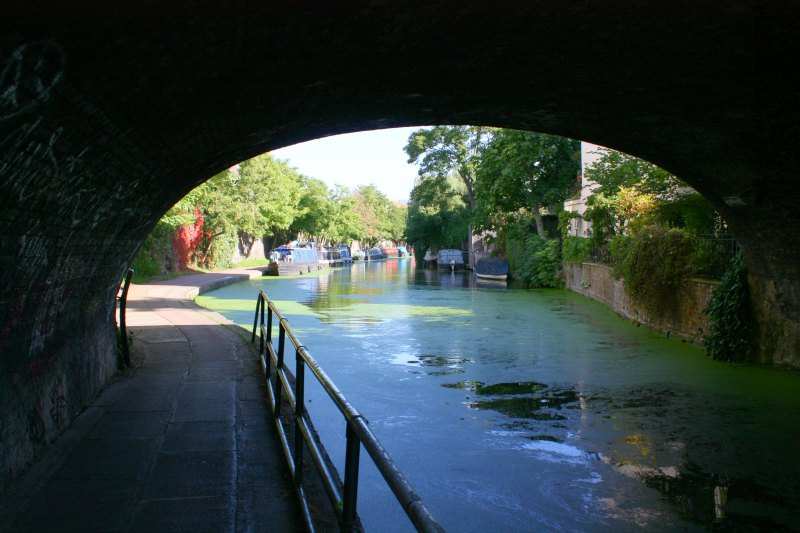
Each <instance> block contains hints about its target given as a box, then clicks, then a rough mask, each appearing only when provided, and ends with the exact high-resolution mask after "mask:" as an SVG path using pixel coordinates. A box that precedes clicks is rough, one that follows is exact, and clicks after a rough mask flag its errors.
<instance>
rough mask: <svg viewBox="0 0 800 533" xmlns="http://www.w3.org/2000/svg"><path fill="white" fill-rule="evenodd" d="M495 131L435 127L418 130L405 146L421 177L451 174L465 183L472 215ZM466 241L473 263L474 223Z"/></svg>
mask: <svg viewBox="0 0 800 533" xmlns="http://www.w3.org/2000/svg"><path fill="white" fill-rule="evenodd" d="M493 131H494V130H493V129H492V128H486V127H482V126H435V127H433V128H429V129H420V130H416V131H414V132H413V133H411V135H410V136H409V137H408V143H407V144H406V146H405V152H406V154H407V155H408V162H409V163H417V164H418V165H419V175H420V176H421V177H427V178H435V179H438V180H445V179H447V177H448V176H451V175H455V176H458V178H459V179H460V180H461V181H462V182H463V183H464V187H465V202H466V205H467V207H468V208H469V211H470V213H473V212H474V211H475V208H476V206H477V202H476V195H475V180H476V176H477V171H478V167H479V166H480V164H481V157H482V154H483V151H484V149H485V148H486V146H487V144H488V142H489V141H490V139H491V137H492V132H493ZM467 242H468V247H469V258H470V263H472V261H473V254H472V224H471V223H470V224H468V226H467Z"/></svg>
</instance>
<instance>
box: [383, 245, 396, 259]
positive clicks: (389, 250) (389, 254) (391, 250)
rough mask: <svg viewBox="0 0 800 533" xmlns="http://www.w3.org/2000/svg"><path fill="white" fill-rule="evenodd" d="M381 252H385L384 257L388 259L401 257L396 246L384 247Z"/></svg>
mask: <svg viewBox="0 0 800 533" xmlns="http://www.w3.org/2000/svg"><path fill="white" fill-rule="evenodd" d="M381 251H382V252H383V255H385V256H386V258H387V259H391V258H395V257H400V254H399V253H398V249H397V247H396V246H382V247H381Z"/></svg>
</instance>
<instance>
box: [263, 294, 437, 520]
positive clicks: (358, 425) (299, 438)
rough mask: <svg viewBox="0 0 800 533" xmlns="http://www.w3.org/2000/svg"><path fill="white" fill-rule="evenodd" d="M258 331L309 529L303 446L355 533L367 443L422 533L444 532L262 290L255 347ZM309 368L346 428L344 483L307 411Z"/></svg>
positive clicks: (274, 410)
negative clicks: (290, 351) (288, 354)
mask: <svg viewBox="0 0 800 533" xmlns="http://www.w3.org/2000/svg"><path fill="white" fill-rule="evenodd" d="M265 314H266V322H265ZM273 316H274V317H275V318H276V319H277V322H278V348H277V351H276V349H275V347H274V346H273V342H272V329H273V327H272V326H273V321H274V319H273ZM257 331H258V332H260V339H259V356H260V358H261V365H262V368H263V370H264V374H265V376H266V384H267V385H266V386H267V398H268V401H269V403H270V408H271V411H272V415H273V418H274V420H275V427H276V428H277V431H278V436H279V439H280V442H281V447H282V448H283V452H284V455H285V458H286V462H287V463H288V465H289V471H290V473H291V475H292V479H293V481H294V485H295V490H296V491H297V495H298V498H299V500H300V505H301V508H302V512H303V517H304V520H305V522H306V525H307V526H308V528H309V530H310V531H314V524H313V521H312V517H311V512H310V510H309V504H308V500H307V498H306V494H305V489H304V485H303V457H304V448H305V447H307V453H308V455H309V456H310V457H311V459H312V461H313V463H314V466H315V467H316V470H317V473H318V474H319V476H320V478H321V481H322V485H323V486H324V488H325V492H326V494H327V496H328V498H329V500H330V502H331V504H332V506H333V509H335V511H336V514H337V519H338V522H339V526H340V530H341V531H342V532H351V531H354V530H357V529H358V528H359V527H360V526H359V520H358V518H357V513H356V503H357V499H358V466H359V454H360V450H361V446H362V445H363V446H364V449H366V451H367V453H368V454H369V456H370V457H371V458H372V461H373V462H374V463H375V466H376V467H377V468H378V471H380V473H381V475H382V476H383V478H384V480H386V483H387V485H388V486H389V488H390V489H391V490H392V492H393V493H394V495H395V497H396V498H397V501H398V502H399V503H400V505H401V506H402V507H403V510H404V511H405V513H406V515H408V517H409V519H410V520H411V522H412V523H413V524H414V527H416V529H417V531H426V532H442V531H444V529H443V528H442V527H441V526H440V525H439V524H438V523H437V522H436V520H434V518H433V516H431V514H430V512H429V511H428V509H427V508H426V507H425V505H424V504H423V503H422V500H421V499H420V497H419V495H418V494H417V493H416V492H414V490H413V489H412V488H411V485H410V484H409V483H408V481H407V480H406V479H405V477H404V476H403V474H402V473H401V472H400V470H399V469H398V468H397V466H396V465H395V464H394V462H393V461H392V459H391V458H390V457H389V454H388V452H387V451H386V450H385V449H384V448H383V446H381V444H380V442H379V441H378V438H377V437H376V436H375V434H374V433H372V430H371V429H370V428H369V425H368V424H367V420H366V419H365V418H364V417H363V416H362V415H361V413H359V412H358V411H357V410H356V409H355V407H353V406H352V405H351V404H350V403H349V402H348V401H347V399H346V398H345V397H344V395H343V394H342V393H341V392H340V391H339V389H338V388H337V387H336V385H335V384H334V383H333V381H332V380H331V378H330V377H328V375H327V374H326V373H325V371H324V370H322V368H321V367H320V366H319V363H317V361H316V360H315V359H314V358H313V357H311V354H309V353H308V350H306V348H305V347H304V346H303V345H302V344H300V341H298V340H297V337H295V335H294V332H293V331H292V328H291V327H290V326H289V323H288V321H287V320H286V319H285V318H284V317H283V316H282V315H281V313H280V311H278V309H277V308H276V307H275V304H274V303H273V302H272V301H270V299H269V298H268V297H267V295H266V294H265V293H264V291H259V293H258V299H257V300H256V312H255V317H254V318H253V335H252V339H251V340H252V342H254V343H255V341H256V332H257ZM287 337H288V338H289V340H290V341H291V343H292V346H293V347H294V351H295V364H296V367H295V373H294V387H292V383H291V382H290V376H289V375H288V372H287V369H286V367H285V351H286V338H287ZM306 367H308V368H309V369H310V370H311V373H312V374H313V375H314V377H316V379H317V381H318V382H319V384H320V385H322V388H323V389H324V390H325V392H326V393H327V394H328V396H329V397H330V399H331V400H333V403H334V404H335V405H336V407H337V408H338V410H339V412H340V413H341V414H342V416H343V417H344V421H345V423H346V424H347V432H346V438H347V442H346V447H345V449H346V453H345V466H344V470H345V472H344V484H343V485H342V483H341V482H340V481H339V478H338V476H336V477H335V476H334V472H332V471H331V469H332V468H334V467H333V466H330V465H329V461H328V460H327V454H325V451H324V447H323V446H322V443H321V442H318V439H316V438H315V435H316V432H315V431H314V428H313V425H312V423H311V420H310V418H309V416H308V412H307V411H306V408H305V369H306ZM273 378H274V382H275V384H274V385H273ZM293 389H294V390H293ZM284 401H286V402H287V403H288V406H289V407H290V409H291V415H290V417H288V418H290V419H289V420H287V423H293V424H294V431H293V433H294V439H293V440H294V443H293V445H292V446H290V444H289V438H288V437H287V433H286V430H285V429H284V426H283V423H282V414H283V415H285V413H282V409H281V406H282V403H283V402H284ZM323 454H325V455H323Z"/></svg>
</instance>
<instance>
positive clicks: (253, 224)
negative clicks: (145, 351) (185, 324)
mask: <svg viewBox="0 0 800 533" xmlns="http://www.w3.org/2000/svg"><path fill="white" fill-rule="evenodd" d="M405 224H406V208H405V206H402V205H398V204H396V203H395V202H392V201H391V200H390V199H389V198H387V197H386V195H384V194H383V193H381V192H380V191H379V190H378V189H377V188H376V187H375V186H373V185H367V186H362V187H358V188H356V189H355V190H352V191H351V190H348V189H344V188H341V187H338V188H336V189H330V188H329V187H328V186H327V185H325V183H323V182H322V181H320V180H317V179H313V178H308V177H306V176H303V175H301V174H300V173H299V172H297V171H296V170H295V169H293V168H292V167H290V166H289V165H288V164H287V163H286V162H284V161H280V160H277V159H274V158H273V157H272V156H270V155H269V154H263V155H260V156H257V157H254V158H252V159H249V160H247V161H244V162H242V163H241V164H239V165H237V166H235V167H232V168H230V169H228V170H225V171H223V172H221V173H219V174H217V175H215V176H213V177H212V178H211V179H209V180H208V181H206V182H205V183H203V184H202V185H200V186H199V187H197V188H195V189H194V190H192V191H191V192H189V193H188V194H187V195H186V196H185V197H184V198H183V199H182V200H181V201H180V202H178V203H177V204H175V205H174V206H173V207H172V208H171V209H170V210H169V211H168V212H167V213H166V214H165V215H164V216H163V217H162V218H161V219H160V220H159V221H158V223H157V224H156V225H155V227H154V229H153V231H152V232H151V233H150V235H149V237H148V238H147V239H146V240H145V242H144V244H143V245H142V248H141V249H140V251H139V253H138V254H137V256H136V258H135V259H134V261H133V268H134V270H135V272H136V278H135V279H136V281H139V282H141V281H143V280H146V279H148V278H152V277H156V276H164V275H166V276H169V275H171V274H172V273H174V272H181V271H185V270H192V269H200V270H214V269H219V268H227V267H230V266H232V264H233V263H234V262H235V261H236V262H238V261H249V262H250V263H252V262H253V259H251V258H248V256H249V255H250V252H251V250H252V248H253V246H254V245H255V244H256V243H257V242H258V241H259V240H261V241H262V242H263V244H264V249H265V250H270V249H272V248H274V247H276V246H278V245H280V244H283V243H285V242H287V241H290V240H294V239H301V240H305V241H313V242H315V243H317V244H318V245H326V244H334V243H341V242H344V243H347V244H349V243H350V242H352V241H354V240H358V241H361V242H362V243H364V245H366V246H372V245H374V244H376V243H377V242H379V241H381V240H384V239H387V240H400V239H402V238H403V236H404V234H405ZM237 260H238V261H237Z"/></svg>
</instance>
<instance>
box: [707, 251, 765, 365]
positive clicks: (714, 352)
mask: <svg viewBox="0 0 800 533" xmlns="http://www.w3.org/2000/svg"><path fill="white" fill-rule="evenodd" d="M706 314H707V315H708V318H709V333H708V336H706V338H705V339H704V342H705V346H706V352H707V353H708V355H710V356H711V357H713V358H714V359H719V360H722V361H744V360H746V359H747V358H748V356H749V354H750V353H751V352H752V350H753V333H754V331H753V318H752V314H751V307H750V290H749V286H748V284H747V269H746V268H745V266H744V260H743V259H742V256H741V254H737V255H736V256H735V257H734V259H733V260H732V261H731V263H730V266H729V268H728V271H727V272H725V274H724V275H723V276H722V280H721V282H720V284H719V286H718V287H717V289H716V290H715V291H714V295H713V296H712V297H711V301H710V302H709V304H708V307H707V308H706Z"/></svg>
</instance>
